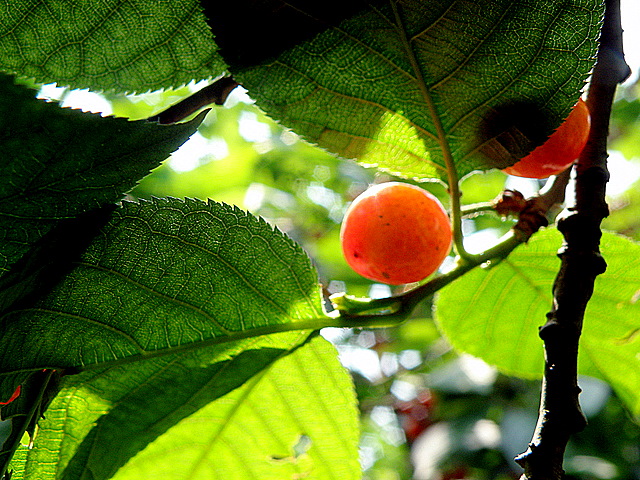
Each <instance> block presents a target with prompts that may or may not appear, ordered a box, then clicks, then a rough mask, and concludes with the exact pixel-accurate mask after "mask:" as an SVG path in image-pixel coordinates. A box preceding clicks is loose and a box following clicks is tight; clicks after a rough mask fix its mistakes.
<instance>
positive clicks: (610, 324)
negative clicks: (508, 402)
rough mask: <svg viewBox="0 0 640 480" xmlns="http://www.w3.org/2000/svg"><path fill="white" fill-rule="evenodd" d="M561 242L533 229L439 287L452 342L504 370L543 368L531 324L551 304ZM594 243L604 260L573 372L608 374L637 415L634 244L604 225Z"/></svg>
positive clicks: (638, 263) (639, 254) (639, 272)
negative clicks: (509, 249) (498, 256)
mask: <svg viewBox="0 0 640 480" xmlns="http://www.w3.org/2000/svg"><path fill="white" fill-rule="evenodd" d="M561 243H562V236H561V235H560V234H559V233H558V232H557V230H546V231H544V232H540V233H538V234H536V235H535V236H534V237H533V238H532V239H531V241H530V242H529V243H528V244H526V245H523V246H521V247H519V248H518V249H517V250H516V251H514V252H513V253H512V254H511V255H509V257H508V258H507V259H506V260H504V261H502V262H501V263H500V264H498V265H497V266H495V267H493V268H490V269H487V270H483V269H476V270H474V271H472V272H469V273H468V274H467V275H465V276H464V277H462V278H460V279H458V280H457V281H456V282H454V283H452V284H451V285H449V286H447V287H445V288H444V289H443V290H442V291H441V292H440V294H439V296H438V299H437V302H436V308H437V310H436V313H437V320H438V323H439V325H440V327H441V328H442V330H443V331H444V333H445V334H446V336H447V337H448V339H449V340H450V341H451V343H452V344H453V345H454V346H455V347H456V348H457V349H459V350H462V351H465V352H468V353H471V354H473V355H476V356H478V357H480V358H482V359H484V360H485V361H487V362H488V363H490V364H493V365H496V366H498V367H499V368H500V369H502V370H503V371H504V372H506V373H509V374H512V375H517V376H522V377H537V376H540V375H542V372H543V365H544V363H543V345H542V340H540V339H539V337H538V327H540V326H542V325H543V324H544V323H545V321H546V318H545V314H546V313H547V312H548V311H549V310H550V309H551V306H552V290H551V289H552V285H553V281H554V278H555V276H556V273H557V271H558V267H559V266H560V261H559V260H558V258H557V257H556V252H557V250H558V248H559V247H560V245H561ZM601 250H602V254H603V255H604V258H605V259H606V261H607V264H608V267H607V271H606V272H605V273H604V274H602V275H600V276H598V277H597V280H596V287H595V291H594V294H593V297H592V299H591V301H590V302H589V304H588V306H587V310H586V314H585V320H584V327H583V332H582V337H581V347H580V357H579V360H580V372H581V373H584V374H588V375H592V376H596V377H599V378H602V379H604V380H606V381H607V382H609V383H610V384H611V385H612V387H613V388H614V389H615V390H616V391H617V392H618V394H619V395H620V396H621V397H622V398H623V399H624V400H625V402H626V403H627V405H628V406H629V408H630V409H631V410H632V411H633V412H634V413H635V414H636V415H638V414H640V395H638V389H637V385H638V382H640V359H639V357H638V348H639V345H640V335H638V332H640V315H639V314H640V306H639V304H638V303H637V300H638V292H640V245H638V244H637V243H633V242H632V241H630V240H628V239H626V238H623V237H620V236H616V235H613V234H610V233H606V234H604V235H603V237H602V243H601Z"/></svg>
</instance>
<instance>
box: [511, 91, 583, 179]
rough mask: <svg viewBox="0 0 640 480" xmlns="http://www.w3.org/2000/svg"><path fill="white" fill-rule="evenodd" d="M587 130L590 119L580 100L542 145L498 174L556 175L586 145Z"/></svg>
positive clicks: (518, 175) (536, 176) (523, 175)
mask: <svg viewBox="0 0 640 480" xmlns="http://www.w3.org/2000/svg"><path fill="white" fill-rule="evenodd" d="M590 127H591V117H590V116H589V110H588V108H587V104H586V103H584V101H583V100H582V99H580V100H578V103H576V104H575V106H574V107H573V110H571V113H570V114H569V116H568V117H567V119H566V120H565V121H564V123H563V124H562V125H560V126H559V127H558V129H557V130H556V131H555V132H553V133H552V134H551V136H550V137H549V138H548V139H547V141H546V142H545V143H543V144H542V145H540V146H539V147H538V148H536V149H535V150H534V151H533V152H531V153H530V154H529V155H527V156H526V157H524V158H523V159H522V160H520V161H519V162H518V163H516V164H515V165H512V166H510V167H507V168H505V169H503V170H502V171H503V172H505V173H508V174H509V175H515V176H517V177H527V178H547V177H550V176H551V175H557V174H558V173H560V172H562V171H564V170H566V169H567V167H569V165H571V164H572V163H573V162H574V161H575V159H576V158H578V156H579V155H580V153H581V152H582V149H583V148H584V146H585V144H586V143H587V137H588V136H589V128H590Z"/></svg>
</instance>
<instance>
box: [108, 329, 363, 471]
mask: <svg viewBox="0 0 640 480" xmlns="http://www.w3.org/2000/svg"><path fill="white" fill-rule="evenodd" d="M358 442H359V423H358V410H357V408H356V400H355V395H354V391H353V386H352V383H351V378H350V377H349V375H348V374H347V372H346V371H345V370H344V368H343V367H342V366H341V365H340V363H339V362H338V359H337V355H336V351H335V349H334V348H333V347H332V346H331V345H329V344H328V343H327V342H326V341H325V340H323V339H322V338H316V339H315V340H313V341H312V342H310V343H309V344H307V345H305V346H303V347H301V348H299V349H298V350H296V351H295V352H294V353H292V354H291V355H289V356H287V357H285V358H282V359H280V360H278V361H277V362H276V363H275V364H274V365H273V366H272V367H270V368H269V369H268V370H266V371H264V373H262V374H260V375H258V376H256V377H254V378H253V379H251V380H250V381H249V382H247V383H246V384H245V385H244V386H242V387H241V388H239V389H237V390H234V391H233V392H231V393H229V394H228V395H226V396H225V397H223V398H221V399H220V400H218V401H216V402H214V403H212V404H210V405H208V406H207V407H205V408H203V409H202V410H200V411H199V412H198V413H196V414H194V415H192V416H191V417H189V418H186V419H185V420H183V421H182V422H180V423H179V424H178V425H176V426H175V427H174V428H172V429H171V430H169V432H168V433H167V434H166V435H164V436H163V437H160V438H159V439H158V440H157V441H156V442H154V443H152V444H151V445H150V446H149V447H148V448H147V449H146V450H144V451H143V452H142V453H140V454H139V455H138V456H137V457H135V458H134V459H133V460H132V461H131V462H130V463H129V464H128V465H126V466H125V467H124V468H123V469H122V470H121V471H120V472H118V474H117V475H116V476H115V479H117V480H127V479H136V480H137V479H156V478H172V479H176V480H180V479H184V480H188V479H195V478H197V479H200V480H214V479H216V480H218V479H219V480H223V479H224V480H245V479H247V478H256V479H260V480H270V479H272V480H281V479H285V478H305V479H309V480H324V479H327V480H330V479H340V480H350V479H359V478H361V473H360V466H359V464H358Z"/></svg>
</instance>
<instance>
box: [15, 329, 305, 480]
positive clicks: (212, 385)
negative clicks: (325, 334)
mask: <svg viewBox="0 0 640 480" xmlns="http://www.w3.org/2000/svg"><path fill="white" fill-rule="evenodd" d="M308 335H309V334H308V332H288V333H283V334H276V335H271V336H266V337H260V338H255V339H251V340H245V341H239V342H235V343H234V345H233V346H231V347H230V346H220V345H218V346H215V347H209V348H202V349H200V350H197V351H190V352H182V353H178V354H174V355H168V356H164V357H160V358H154V359H149V360H142V361H139V362H136V363H133V364H128V365H123V366H118V367H113V368H105V369H98V370H92V371H88V372H84V373H82V374H79V375H74V376H70V377H67V378H66V382H65V383H64V388H63V389H62V391H61V392H60V394H59V395H58V397H57V398H56V399H55V400H54V402H53V404H52V405H51V407H50V408H49V409H48V410H47V413H46V417H45V419H44V420H41V421H40V424H39V427H40V429H39V431H38V435H37V437H36V441H35V445H34V447H33V448H32V449H31V450H29V451H28V456H27V457H26V458H25V459H24V460H23V462H24V466H25V467H26V476H25V477H24V478H33V479H38V480H45V479H55V478H64V479H77V478H87V477H90V478H92V479H94V480H99V479H107V478H111V477H112V476H113V474H115V472H116V471H117V470H118V469H119V468H120V467H121V466H122V465H124V464H125V463H126V462H127V461H128V460H129V459H130V458H131V457H132V456H133V455H135V454H136V453H138V452H139V451H140V450H142V449H143V448H145V447H146V446H147V445H148V444H149V442H151V441H153V440H155V439H156V438H157V437H158V436H159V435H162V434H164V433H165V432H166V431H167V430H168V429H169V428H170V427H172V426H174V425H175V424H176V423H178V422H179V421H181V420H183V419H184V418H186V417H188V416H189V415H192V414H194V413H195V412H197V411H198V410H199V409H200V408H202V407H204V406H205V405H207V404H208V403H210V402H212V401H214V400H216V399H218V398H220V397H222V396H223V395H225V394H227V393H228V392H230V391H232V390H233V389H235V388H237V387H239V386H240V385H242V384H243V383H244V382H245V381H247V380H248V379H250V378H251V377H252V376H254V375H255V374H257V373H258V372H260V371H261V370H263V369H264V368H265V367H268V366H269V365H271V364H272V363H273V362H274V361H276V360H277V359H278V358H281V357H282V356H284V355H286V354H288V353H290V352H291V351H292V350H294V349H295V348H297V347H298V346H299V345H300V344H301V343H304V342H305V340H306V338H307V337H308ZM14 463H16V462H15V461H14Z"/></svg>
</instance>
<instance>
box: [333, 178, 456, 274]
mask: <svg viewBox="0 0 640 480" xmlns="http://www.w3.org/2000/svg"><path fill="white" fill-rule="evenodd" d="M451 239H452V233H451V223H450V221H449V217H448V216H447V212H445V210H444V208H443V207H442V204H441V203H440V202H439V201H438V199H437V198H436V197H434V196H433V195H432V194H430V193H429V192H427V191H425V190H423V189H421V188H419V187H416V186H414V185H410V184H408V183H400V182H388V183H381V184H379V185H375V186H373V187H371V188H369V189H368V190H367V191H365V192H364V193H363V194H362V195H360V196H359V197H358V198H356V199H355V200H354V201H353V203H352V204H351V206H350V207H349V208H348V209H347V212H346V214H345V217H344V220H343V222H342V229H341V230H340V240H341V243H342V251H343V253H344V256H345V258H346V260H347V263H348V264H349V265H350V266H351V268H353V269H354V270H355V271H356V272H357V273H359V274H360V275H362V276H363V277H366V278H369V279H371V280H375V281H378V282H382V283H387V284H390V285H401V284H404V283H411V282H417V281H420V280H423V279H424V278H426V277H428V276H429V275H431V274H432V273H433V272H435V271H436V270H437V269H438V267H439V266H440V265H441V264H442V262H443V261H444V259H445V258H446V257H447V255H448V254H449V251H450V250H451Z"/></svg>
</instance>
